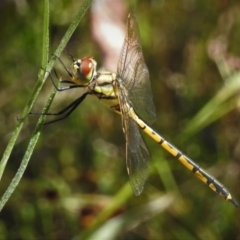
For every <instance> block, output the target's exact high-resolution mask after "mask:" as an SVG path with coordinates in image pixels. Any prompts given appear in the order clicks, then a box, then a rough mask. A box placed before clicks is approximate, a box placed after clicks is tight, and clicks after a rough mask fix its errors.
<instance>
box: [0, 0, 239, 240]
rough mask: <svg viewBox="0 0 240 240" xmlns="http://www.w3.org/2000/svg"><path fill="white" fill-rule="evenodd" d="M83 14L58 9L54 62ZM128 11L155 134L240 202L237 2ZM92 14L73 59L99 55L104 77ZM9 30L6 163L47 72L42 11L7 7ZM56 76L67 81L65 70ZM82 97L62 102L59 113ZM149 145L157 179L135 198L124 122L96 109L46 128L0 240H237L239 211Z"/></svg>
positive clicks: (24, 139)
mask: <svg viewBox="0 0 240 240" xmlns="http://www.w3.org/2000/svg"><path fill="white" fill-rule="evenodd" d="M82 2H83V1H73V0H71V1H66V0H62V1H61V0H52V1H50V53H53V52H54V51H55V49H56V47H57V45H58V44H59V42H60V40H61V38H62V37H63V35H64V33H65V31H66V30H67V28H68V26H69V24H70V23H71V21H72V19H73V16H75V14H76V13H77V11H78V9H79V8H80V7H81V5H82ZM123 3H125V7H126V13H127V12H129V11H134V12H135V13H136V15H137V17H138V22H139V27H140V32H141V39H142V47H143V52H144V57H145V60H146V64H147V66H148V68H149V72H150V78H151V84H152V89H153V98H154V102H155V106H156V110H157V120H156V122H155V123H154V124H153V128H154V129H155V130H156V131H157V132H159V133H161V134H162V135H163V136H164V137H165V138H166V139H167V140H169V141H170V142H171V143H173V144H174V145H175V146H177V147H178V148H179V149H181V150H182V151H183V152H184V153H186V155H188V156H189V157H190V158H192V159H193V160H194V161H196V162H197V163H198V164H199V165H200V166H201V167H203V168H204V169H205V170H207V171H208V172H209V173H211V174H213V175H214V176H215V177H216V178H217V179H218V180H219V181H221V182H222V183H223V184H224V185H225V186H226V187H227V188H228V189H229V190H230V192H231V193H232V195H233V196H234V197H235V198H236V199H237V200H238V201H239V202H240V193H239V191H240V188H239V174H240V173H239V167H240V166H239V161H240V134H239V132H240V121H239V119H240V114H239V90H240V44H239V43H240V3H239V1H228V0H215V1H211V0H210V1H196V0H184V1H174V0H170V1H157V0H152V1H140V0H139V1H138V0H131V1H125V2H123ZM103 11H106V10H105V9H104V8H103ZM90 13H91V12H90V11H88V12H87V14H86V15H85V16H84V18H83V19H82V21H81V23H80V25H79V27H78V29H77V31H76V32H75V33H74V35H73V37H72V38H71V40H70V42H69V44H68V46H67V51H68V52H69V53H71V54H72V55H73V56H75V57H83V56H85V55H92V56H94V57H95V59H96V60H97V61H98V64H99V66H101V61H102V54H101V52H100V51H99V48H98V45H97V44H96V43H95V42H94V39H93V37H92V34H91V20H90V19H91V18H90ZM0 19H1V22H2V24H1V26H0V32H1V35H0V36H1V37H0V48H1V58H0V61H1V63H0V81H1V89H0V99H1V101H0V107H1V112H0V115H1V117H0V121H1V126H2V127H1V128H0V134H1V139H2V141H1V145H0V149H1V153H3V152H4V149H5V147H6V145H7V142H8V140H9V138H10V136H11V132H12V131H13V129H14V128H15V126H16V124H17V120H16V118H17V116H20V115H21V112H22V110H23V108H24V105H25V103H26V101H27V99H28V98H29V96H30V93H31V91H32V88H33V87H34V84H35V82H36V81H37V75H38V71H39V70H40V68H41V52H42V25H43V1H29V2H27V1H2V2H1V4H0ZM125 19H126V18H125ZM63 55H65V56H63V59H65V60H66V59H67V56H66V54H64V53H63ZM66 61H68V62H67V63H66V64H69V65H68V66H70V61H69V60H66ZM116 67H117V66H116ZM56 68H57V70H58V72H59V73H60V72H61V70H59V69H60V67H59V64H57V66H56ZM61 74H62V75H63V76H65V78H66V77H67V75H66V74H65V73H64V71H62V72H61ZM52 89H53V86H52V84H51V82H50V81H47V82H46V84H45V85H44V88H43V89H42V91H41V93H40V95H39V97H38V100H37V102H36V103H35V105H34V108H33V110H34V111H37V112H41V111H42V108H43V106H44V105H45V103H46V101H47V99H48V97H49V94H50V92H51V91H52ZM81 92H82V91H81V90H71V92H69V91H66V92H62V93H58V94H57V96H56V98H55V99H54V102H53V105H52V108H51V112H56V111H59V110H61V109H62V108H63V107H64V106H66V105H68V104H69V103H70V102H71V101H73V100H74V99H75V98H77V97H78V96H79V95H80V94H81ZM204 107H205V108H204ZM202 109H203V110H202ZM37 119H38V117H36V116H30V117H28V118H27V119H26V121H25V125H24V128H23V130H22V132H21V134H20V137H19V138H18V141H17V144H16V145H15V148H14V150H13V152H12V155H11V157H10V159H9V162H8V165H7V167H6V170H5V172H4V175H3V179H2V181H1V184H0V191H1V194H3V193H4V192H5V190H6V188H7V186H8V185H9V183H10V181H11V179H12V178H13V176H14V175H15V174H16V172H17V169H18V167H19V164H20V162H21V159H22V157H23V154H24V152H25V151H26V148H27V145H28V142H29V139H30V137H31V133H32V132H33V129H34V126H35V124H36V122H37ZM143 137H144V140H145V142H146V144H147V146H148V148H149V152H150V153H151V156H152V159H151V163H152V172H151V175H150V176H149V179H148V181H147V182H146V185H145V189H144V191H143V193H142V194H141V195H140V196H138V197H136V196H134V195H133V194H132V191H131V189H130V187H129V183H128V176H127V172H126V166H125V140H124V136H123V133H122V129H121V119H120V117H119V116H118V115H117V114H115V113H113V112H111V111H110V110H109V109H107V108H106V107H105V106H104V105H102V104H101V103H100V102H99V101H98V100H97V99H95V98H94V97H88V98H87V99H86V100H85V101H84V102H83V103H82V104H81V106H80V107H79V108H78V109H77V110H76V111H75V112H74V113H73V114H72V115H71V116H70V117H69V118H68V119H66V120H64V121H61V122H58V123H56V124H52V125H48V126H45V127H44V128H43V129H42V134H41V137H40V140H39V142H38V144H37V146H36V149H35V152H34V154H33V156H32V158H31V161H30V163H29V165H28V167H27V170H26V172H25V174H24V177H23V178H22V179H21V182H20V184H19V186H18V188H17V189H16V190H15V192H14V193H13V195H12V196H11V198H10V200H9V201H8V202H7V204H6V206H5V207H4V209H3V210H2V212H1V218H0V239H71V238H73V237H76V239H77V238H80V239H84V238H87V239H91V238H92V239H184V240H186V239H204V240H206V239H211V240H212V239H240V215H239V210H238V209H236V208H235V207H234V206H233V205H231V204H230V203H227V202H224V201H223V200H222V198H221V197H219V196H218V195H217V194H215V193H214V192H212V191H211V190H210V189H209V188H208V187H207V186H206V185H204V184H203V183H201V182H200V181H199V180H198V179H196V177H195V176H194V175H193V174H192V173H191V172H189V171H188V170H187V169H185V168H184V167H183V166H181V164H179V163H178V162H177V161H176V160H175V159H174V158H173V157H172V156H170V155H169V154H168V153H165V151H164V150H162V149H161V148H160V147H159V145H158V144H156V143H155V142H154V141H152V140H151V139H150V138H148V137H147V136H143Z"/></svg>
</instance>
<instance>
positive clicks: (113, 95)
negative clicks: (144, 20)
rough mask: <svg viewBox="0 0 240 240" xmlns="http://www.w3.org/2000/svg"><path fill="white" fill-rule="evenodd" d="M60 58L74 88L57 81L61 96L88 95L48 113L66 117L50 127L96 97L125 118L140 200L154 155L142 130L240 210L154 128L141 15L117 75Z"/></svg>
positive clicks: (85, 61)
mask: <svg viewBox="0 0 240 240" xmlns="http://www.w3.org/2000/svg"><path fill="white" fill-rule="evenodd" d="M70 56H71V55H70ZM71 57H72V56H71ZM57 58H58V60H59V61H60V63H61V65H62V66H63V67H64V69H65V70H66V71H67V73H68V75H69V77H70V79H69V80H61V83H67V84H68V86H65V87H59V86H58V85H57V84H56V83H55V81H54V80H53V78H52V77H51V80H52V83H53V85H54V87H55V88H56V90H58V91H65V90H69V89H72V88H85V89H86V91H85V92H84V93H83V94H82V95H81V96H80V97H79V98H77V99H76V100H75V101H73V102H72V103H71V104H70V105H68V106H67V107H65V108H64V109H63V110H61V111H60V112H58V113H46V115H58V116H59V115H60V117H57V118H56V119H54V120H52V121H49V122H46V123H45V124H49V123H53V122H56V121H59V120H62V119H64V118H66V117H68V116H69V115H70V114H71V113H72V112H73V111H74V110H75V109H76V108H77V107H78V106H79V105H80V104H81V102H82V101H83V100H84V99H85V98H86V96H87V95H95V96H96V97H97V98H98V99H99V100H100V101H102V102H103V103H105V104H106V105H108V106H109V107H110V108H111V109H112V110H113V111H115V112H116V113H118V114H120V115H121V120H122V129H123V133H124V136H125V140H126V166H127V172H128V175H129V181H130V185H131V187H132V190H133V192H134V194H135V195H140V194H141V192H142V191H143V188H144V184H145V181H146V179H147V177H148V172H149V168H150V154H149V151H148V149H147V147H146V145H145V143H144V141H143V139H142V136H141V134H140V131H139V129H141V130H142V131H143V132H145V133H146V134H147V135H148V136H150V137H151V138H152V139H153V140H154V141H156V142H157V143H158V144H159V145H160V146H161V147H162V148H164V149H165V150H166V151H167V152H169V153H170V154H171V155H173V156H174V157H175V158H176V159H177V160H178V161H179V162H180V163H182V164H183V165H184V166H185V167H186V168H187V169H189V170H190V171H192V172H193V173H194V174H195V175H196V176H197V177H198V178H199V179H200V180H201V181H202V182H204V183H205V184H207V185H208V186H209V187H210V188H211V189H212V190H213V191H214V192H216V193H217V194H219V195H220V196H222V197H223V198H224V199H225V200H226V201H229V202H231V203H232V204H233V205H235V206H236V207H238V203H237V201H236V200H235V199H234V198H232V196H231V194H230V192H229V191H228V190H227V189H226V188H225V187H224V186H223V185H222V184H221V183H220V182H219V181H217V180H216V179H215V178H214V177H213V176H211V175H210V174H209V173H207V172H206V171H205V170H203V169H202V168H201V167H200V166H199V165H198V164H196V163H195V162H194V161H193V160H191V159H190V158H189V157H187V156H186V155H185V154H183V153H182V152H181V151H180V150H178V149H177V148H176V147H175V146H174V145H172V144H171V143H170V142H168V141H167V140H165V138H164V137H162V136H161V135H160V134H158V133H157V132H156V131H154V130H153V129H152V128H151V127H150V126H149V124H151V123H152V122H153V121H154V120H155V118H156V113H155V107H154V103H153V97H152V92H151V86H150V80H149V72H148V68H147V66H146V64H145V61H144V57H143V51H142V47H141V44H140V32H139V28H138V23H137V20H136V16H135V14H133V13H130V14H129V15H128V19H127V30H126V36H125V39H124V43H123V46H122V49H121V52H120V58H119V62H118V66H117V72H116V73H113V72H106V71H105V72H104V71H101V72H100V71H97V62H96V61H95V60H94V59H93V57H89V56H87V57H83V58H81V59H75V58H74V57H72V60H73V67H72V70H69V69H68V68H67V67H66V65H65V64H64V63H63V61H62V60H61V59H60V58H59V57H57ZM55 74H56V72H55ZM56 75H57V74H56ZM50 76H51V75H50Z"/></svg>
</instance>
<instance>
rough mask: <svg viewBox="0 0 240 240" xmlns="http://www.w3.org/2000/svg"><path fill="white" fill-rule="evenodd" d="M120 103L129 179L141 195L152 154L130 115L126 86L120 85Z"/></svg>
mask: <svg viewBox="0 0 240 240" xmlns="http://www.w3.org/2000/svg"><path fill="white" fill-rule="evenodd" d="M118 90H119V105H120V109H121V113H122V127H123V131H124V134H125V138H126V165H127V171H128V174H129V180H130V184H131V187H132V189H133V192H134V194H135V195H140V194H141V192H142V190H143V187H144V183H145V181H146V179H147V176H148V172H149V168H150V164H149V159H150V155H149V152H148V150H147V147H146V145H145V143H144V141H143V139H142V136H141V134H140V132H139V127H138V125H137V124H136V122H135V121H134V120H133V119H131V118H130V116H129V113H128V112H129V105H128V104H127V102H126V91H125V89H124V86H121V85H120V86H119V88H118Z"/></svg>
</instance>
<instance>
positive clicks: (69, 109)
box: [29, 92, 89, 125]
mask: <svg viewBox="0 0 240 240" xmlns="http://www.w3.org/2000/svg"><path fill="white" fill-rule="evenodd" d="M88 94H89V92H85V93H84V94H83V95H82V96H81V97H79V98H77V99H76V100H75V101H73V102H72V103H70V104H69V105H68V106H67V107H65V108H64V109H62V110H61V111H59V112H57V113H45V114H44V115H47V116H59V115H62V114H64V113H66V114H65V115H63V116H62V117H59V118H57V119H54V120H52V121H48V122H46V123H44V124H43V125H47V124H50V123H54V122H58V121H61V120H63V119H65V118H67V117H68V116H69V115H70V114H71V113H72V112H73V111H74V110H75V109H76V108H77V107H78V106H79V105H80V104H81V102H82V101H83V100H84V99H85V98H86V96H87V95H88ZM29 114H39V115H43V113H33V112H31V113H29Z"/></svg>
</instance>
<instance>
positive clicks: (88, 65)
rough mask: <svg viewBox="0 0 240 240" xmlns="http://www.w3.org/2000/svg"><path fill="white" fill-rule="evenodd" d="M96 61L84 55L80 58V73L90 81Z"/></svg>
mask: <svg viewBox="0 0 240 240" xmlns="http://www.w3.org/2000/svg"><path fill="white" fill-rule="evenodd" d="M95 68H96V62H95V60H94V59H93V58H91V57H84V58H82V59H81V66H80V72H81V75H82V76H83V77H84V78H85V79H86V80H88V81H90V80H91V79H92V77H93V75H94V73H95Z"/></svg>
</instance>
